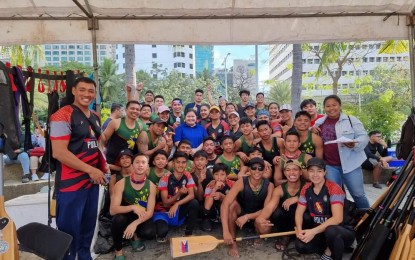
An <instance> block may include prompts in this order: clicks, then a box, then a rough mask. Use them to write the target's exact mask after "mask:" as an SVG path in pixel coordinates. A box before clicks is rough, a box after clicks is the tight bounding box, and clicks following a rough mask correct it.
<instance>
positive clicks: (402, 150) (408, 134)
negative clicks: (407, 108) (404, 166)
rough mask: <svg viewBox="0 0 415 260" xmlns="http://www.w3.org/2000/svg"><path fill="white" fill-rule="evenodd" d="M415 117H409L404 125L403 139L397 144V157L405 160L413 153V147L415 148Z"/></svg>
mask: <svg viewBox="0 0 415 260" xmlns="http://www.w3.org/2000/svg"><path fill="white" fill-rule="evenodd" d="M414 117H415V115H414V114H412V115H410V116H408V118H407V119H406V121H405V123H404V124H403V125H402V130H401V138H400V139H399V142H398V143H397V144H396V157H397V158H398V159H404V160H406V158H407V157H408V156H409V154H410V153H411V150H412V147H414V146H415V119H414Z"/></svg>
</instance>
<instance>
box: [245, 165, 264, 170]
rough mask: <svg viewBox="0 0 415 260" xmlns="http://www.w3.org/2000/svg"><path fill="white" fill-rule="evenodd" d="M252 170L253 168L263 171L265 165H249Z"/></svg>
mask: <svg viewBox="0 0 415 260" xmlns="http://www.w3.org/2000/svg"><path fill="white" fill-rule="evenodd" d="M249 168H250V169H251V170H253V171H256V170H258V171H263V170H264V167H263V166H255V165H254V166H251V167H249Z"/></svg>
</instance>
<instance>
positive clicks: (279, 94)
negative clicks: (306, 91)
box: [265, 80, 291, 105]
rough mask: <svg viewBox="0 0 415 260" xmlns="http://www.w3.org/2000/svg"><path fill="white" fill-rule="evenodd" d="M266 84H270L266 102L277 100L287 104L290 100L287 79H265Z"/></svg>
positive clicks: (279, 102)
mask: <svg viewBox="0 0 415 260" xmlns="http://www.w3.org/2000/svg"><path fill="white" fill-rule="evenodd" d="M265 83H266V84H268V85H270V91H269V95H267V102H277V103H278V104H280V105H282V104H289V103H290V101H291V86H290V83H289V82H287V81H276V80H267V81H266V82H265Z"/></svg>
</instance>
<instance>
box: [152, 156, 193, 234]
mask: <svg viewBox="0 0 415 260" xmlns="http://www.w3.org/2000/svg"><path fill="white" fill-rule="evenodd" d="M187 160H188V158H187V155H186V154H185V153H183V152H176V153H175V154H174V156H173V172H172V173H170V174H167V175H165V176H163V177H162V178H161V179H160V182H159V186H158V189H159V191H160V195H161V199H162V201H163V206H164V208H165V210H166V212H164V214H163V212H157V213H156V214H154V217H153V221H154V222H155V224H156V228H157V234H158V236H160V237H162V238H165V237H166V235H167V232H168V231H169V225H172V226H181V225H182V224H183V222H184V220H185V219H186V220H187V225H186V230H185V235H186V236H190V235H192V234H193V229H194V228H195V226H196V222H197V216H198V213H199V202H198V201H197V200H196V199H195V194H194V187H195V182H194V180H193V178H192V175H191V174H190V173H189V172H188V171H186V162H187Z"/></svg>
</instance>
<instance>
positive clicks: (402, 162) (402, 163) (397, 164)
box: [389, 159, 405, 168]
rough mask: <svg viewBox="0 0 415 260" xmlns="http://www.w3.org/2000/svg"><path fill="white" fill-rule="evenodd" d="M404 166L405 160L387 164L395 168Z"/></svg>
mask: <svg viewBox="0 0 415 260" xmlns="http://www.w3.org/2000/svg"><path fill="white" fill-rule="evenodd" d="M404 164H405V160H397V159H396V160H393V161H390V162H389V167H391V168H395V167H402V166H403V165H404Z"/></svg>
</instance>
